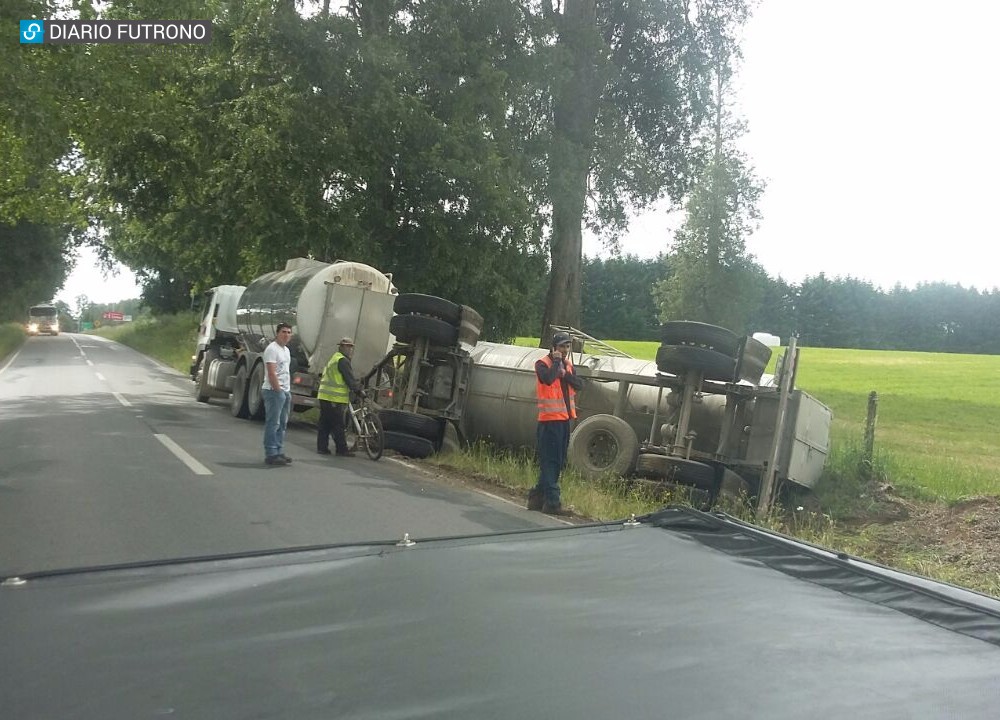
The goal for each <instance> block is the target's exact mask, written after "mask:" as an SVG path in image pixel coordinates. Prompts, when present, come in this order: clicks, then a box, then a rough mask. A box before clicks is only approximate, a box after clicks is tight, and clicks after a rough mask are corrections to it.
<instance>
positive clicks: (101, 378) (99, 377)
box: [94, 373, 107, 382]
mask: <svg viewBox="0 0 1000 720" xmlns="http://www.w3.org/2000/svg"><path fill="white" fill-rule="evenodd" d="M94 374H95V375H97V379H98V380H100V381H101V382H107V380H105V379H104V376H103V375H101V373H94Z"/></svg>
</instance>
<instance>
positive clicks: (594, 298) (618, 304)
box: [582, 255, 666, 340]
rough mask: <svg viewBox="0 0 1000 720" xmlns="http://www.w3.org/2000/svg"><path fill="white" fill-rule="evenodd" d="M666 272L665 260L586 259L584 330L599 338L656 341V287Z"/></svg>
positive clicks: (657, 334) (625, 257)
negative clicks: (654, 289) (654, 290)
mask: <svg viewBox="0 0 1000 720" xmlns="http://www.w3.org/2000/svg"><path fill="white" fill-rule="evenodd" d="M665 269H666V265H665V260H664V258H662V257H660V258H658V259H655V260H643V259H641V258H637V257H635V256H634V255H625V256H623V257H613V258H608V259H601V258H586V257H585V258H584V261H583V326H582V329H583V330H585V331H586V332H587V333H588V334H590V335H592V336H594V337H596V338H598V339H613V340H655V339H656V338H657V337H658V336H659V332H658V329H659V321H658V319H657V316H658V314H659V311H658V308H657V306H656V303H655V301H654V299H653V287H654V285H655V284H656V283H657V282H658V281H659V280H660V279H661V278H662V277H663V276H664V272H665Z"/></svg>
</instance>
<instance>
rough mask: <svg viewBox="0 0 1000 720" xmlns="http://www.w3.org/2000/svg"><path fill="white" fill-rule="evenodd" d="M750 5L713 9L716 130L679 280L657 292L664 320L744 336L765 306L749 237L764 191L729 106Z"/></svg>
mask: <svg viewBox="0 0 1000 720" xmlns="http://www.w3.org/2000/svg"><path fill="white" fill-rule="evenodd" d="M747 14H748V10H747V8H746V6H745V5H743V4H740V3H737V4H729V3H716V4H713V5H712V6H711V7H710V8H709V9H708V17H707V21H706V33H707V35H708V44H709V47H710V57H711V63H710V72H711V74H712V77H713V80H714V91H713V96H712V106H713V122H712V124H711V128H710V131H709V132H708V133H707V134H706V135H705V136H703V137H702V139H701V143H700V145H699V152H700V154H701V158H702V159H701V165H702V167H701V171H700V173H699V174H698V176H697V177H696V178H695V181H694V187H693V189H692V191H691V194H690V197H689V198H688V201H687V204H686V206H687V218H686V220H685V222H684V225H683V226H682V227H681V229H680V230H679V231H678V233H677V235H676V238H675V246H674V249H673V252H672V253H671V255H670V258H671V262H672V265H673V270H674V272H673V275H672V276H671V277H670V278H668V279H666V280H664V281H663V282H662V283H661V284H660V285H659V286H658V288H657V291H658V297H659V300H660V308H661V316H662V318H663V319H664V320H667V319H687V320H699V321H702V322H707V323H712V324H716V325H722V326H724V327H728V328H731V329H733V330H735V331H738V332H743V331H745V330H747V329H748V327H747V325H748V322H749V319H750V315H751V311H752V308H753V307H754V306H755V305H756V303H757V302H758V301H759V298H758V297H754V295H755V294H756V292H757V291H758V289H759V285H758V283H757V282H756V279H755V276H756V274H757V269H756V266H755V264H754V262H753V259H752V258H751V257H750V255H749V254H748V253H747V250H746V237H747V236H748V235H749V234H750V233H751V232H752V231H753V229H754V226H755V223H756V220H757V219H758V217H759V216H758V213H757V201H758V199H759V197H760V194H761V192H762V191H763V187H762V183H761V182H760V181H759V180H758V179H757V178H756V177H755V176H754V173H753V171H752V170H751V168H750V166H749V163H748V161H747V158H746V156H745V154H744V153H742V152H741V151H739V150H738V149H737V147H736V141H737V140H738V138H739V136H740V135H741V134H742V132H743V126H742V123H740V122H738V121H736V120H735V119H734V118H733V117H732V114H731V113H730V111H729V110H728V107H727V103H728V98H729V95H730V93H731V86H730V81H731V79H732V76H733V72H734V68H735V65H736V61H737V60H738V58H739V48H738V46H737V45H736V42H735V40H734V38H733V31H734V30H735V29H736V28H738V27H739V26H741V25H742V24H743V23H744V22H745V21H746V18H747Z"/></svg>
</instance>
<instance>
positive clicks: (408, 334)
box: [389, 315, 458, 347]
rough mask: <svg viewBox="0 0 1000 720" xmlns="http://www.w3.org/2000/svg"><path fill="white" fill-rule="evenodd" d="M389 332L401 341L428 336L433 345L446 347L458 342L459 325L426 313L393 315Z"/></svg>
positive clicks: (405, 341)
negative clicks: (456, 325)
mask: <svg viewBox="0 0 1000 720" xmlns="http://www.w3.org/2000/svg"><path fill="white" fill-rule="evenodd" d="M389 332H391V333H392V334H393V335H395V336H396V340H398V341H399V342H401V343H410V342H413V341H414V340H416V339H417V338H420V337H423V338H427V339H428V340H429V341H430V343H431V345H441V346H444V347H451V346H452V345H454V344H455V343H456V342H458V328H457V327H455V326H454V325H449V324H448V323H446V322H445V321H444V320H438V319H437V318H433V317H428V316H426V315H393V316H392V320H390V321H389Z"/></svg>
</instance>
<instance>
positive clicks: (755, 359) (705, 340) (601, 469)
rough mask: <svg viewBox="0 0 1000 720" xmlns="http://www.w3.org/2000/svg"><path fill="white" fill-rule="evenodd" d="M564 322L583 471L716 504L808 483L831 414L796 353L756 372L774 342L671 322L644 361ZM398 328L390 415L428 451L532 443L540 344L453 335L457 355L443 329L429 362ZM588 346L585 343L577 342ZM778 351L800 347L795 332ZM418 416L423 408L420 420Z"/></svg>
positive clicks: (573, 448)
mask: <svg viewBox="0 0 1000 720" xmlns="http://www.w3.org/2000/svg"><path fill="white" fill-rule="evenodd" d="M560 329H563V330H567V331H569V332H570V334H571V335H572V336H573V338H574V349H575V352H574V358H573V359H574V364H575V366H576V369H577V373H578V374H579V375H580V376H581V377H583V378H585V379H586V383H585V386H584V389H583V390H582V391H580V392H579V393H578V394H577V396H576V405H577V412H578V421H577V423H576V424H575V427H574V429H573V430H572V433H571V435H570V445H569V463H570V464H571V465H572V466H573V467H575V468H576V469H577V470H579V471H580V472H581V473H582V474H583V475H584V476H586V477H591V478H596V477H599V476H602V475H607V474H612V475H617V476H639V477H641V478H646V479H649V480H653V481H658V482H659V481H662V482H673V483H679V484H683V485H686V486H694V487H695V488H698V489H700V490H701V491H704V492H705V493H707V494H708V495H709V496H710V498H711V500H710V501H712V502H714V499H715V498H716V497H717V496H718V494H719V493H720V492H727V493H730V494H746V495H750V496H754V495H757V494H758V493H759V492H760V490H761V489H762V487H766V485H767V483H768V482H770V483H771V484H780V483H784V482H790V483H793V484H795V485H799V486H802V487H806V488H811V487H813V486H815V484H816V483H817V482H818V480H819V477H820V474H821V472H822V469H823V465H824V462H825V459H826V456H827V454H828V451H829V434H830V425H831V422H832V413H831V412H830V410H829V408H827V407H826V406H825V405H823V404H822V403H820V402H819V401H818V400H816V399H815V398H813V397H812V396H810V395H809V394H808V393H806V392H804V391H802V390H800V389H797V388H795V387H794V373H795V363H794V362H792V361H789V362H781V363H779V370H778V372H776V374H775V375H766V376H765V375H764V369H765V367H766V366H767V365H768V362H769V360H770V357H771V350H770V348H768V347H767V346H765V345H764V344H763V343H761V342H759V341H757V340H755V339H754V338H752V337H740V336H738V335H736V334H734V333H732V332H730V331H729V330H726V329H725V328H721V327H717V326H712V325H706V324H703V323H696V322H687V321H675V322H669V323H665V324H664V325H663V326H662V328H661V333H662V341H663V342H662V345H661V346H660V348H659V349H658V351H657V355H656V360H655V361H643V360H636V359H634V358H631V357H629V356H627V355H625V354H623V353H620V352H617V351H616V350H614V349H613V348H610V347H609V346H607V345H604V344H603V343H600V342H598V341H595V340H594V338H591V337H589V336H588V335H586V334H585V333H583V332H581V331H578V330H575V329H573V328H560ZM418 334H419V333H418ZM404 339H405V340H408V341H409V344H410V348H409V349H405V348H404V344H400V343H397V346H396V348H395V349H394V351H393V353H394V354H395V357H396V358H397V359H399V358H402V360H403V361H402V362H398V363H397V366H396V368H395V373H394V378H395V380H394V392H393V393H392V395H391V397H389V398H388V401H389V403H390V406H389V407H390V408H392V409H391V410H390V411H389V412H391V413H393V415H394V416H395V417H394V418H393V421H394V422H396V423H398V424H404V423H405V425H406V426H407V427H408V428H412V429H413V431H414V433H415V434H417V435H422V436H424V437H425V438H427V439H429V440H432V441H433V444H434V447H435V448H439V447H442V446H444V445H446V444H448V443H449V440H450V441H451V442H455V443H464V442H468V441H473V440H478V439H487V440H489V441H490V442H492V443H494V444H496V445H499V446H502V447H510V448H518V447H523V448H529V449H532V448H534V446H535V428H536V417H537V402H536V398H535V372H534V366H535V362H536V361H537V360H538V359H540V358H541V357H542V356H543V355H544V354H545V353H546V350H544V349H539V348H528V347H520V346H515V345H505V344H497V343H490V342H479V343H477V344H475V345H474V346H472V347H469V348H468V350H467V352H464V354H463V351H461V350H460V348H459V345H460V344H461V343H459V342H458V341H457V336H456V335H454V334H452V335H451V336H450V339H451V341H452V342H453V343H454V344H455V348H454V350H453V356H452V357H451V358H449V359H448V360H447V361H446V360H445V359H444V358H445V348H443V347H441V345H442V344H443V343H442V341H443V340H444V339H445V338H444V337H439V338H437V341H436V343H435V344H436V345H437V347H436V348H435V347H434V344H432V345H431V347H430V351H429V352H430V355H431V356H437V358H438V360H437V361H434V362H428V361H427V360H426V359H425V355H426V353H427V352H428V351H427V350H425V349H422V348H421V346H420V343H421V340H420V338H419V337H406V338H404ZM588 343H589V344H590V346H591V347H593V348H594V352H591V353H588V352H584V350H585V349H586V348H587V344H588ZM401 348H403V349H401ZM785 357H797V352H796V351H795V349H794V342H792V343H791V344H790V347H789V350H788V352H786V355H785ZM414 359H416V361H414ZM383 412H385V411H383ZM414 415H416V416H421V415H422V416H425V417H424V419H423V422H422V423H421V422H419V421H418V420H416V419H415V418H414V417H413V416H414ZM431 419H434V420H437V422H438V425H437V426H435V425H434V423H433V422H431ZM444 420H448V421H450V422H448V423H447V424H445V423H444V422H443V421H444ZM411 446H412V447H413V448H414V450H415V452H414V453H413V454H415V455H417V456H418V457H419V456H423V455H427V454H430V452H432V450H431V449H430V447H429V445H427V444H426V443H425V444H424V445H423V446H422V447H417V446H416V444H415V443H411Z"/></svg>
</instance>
